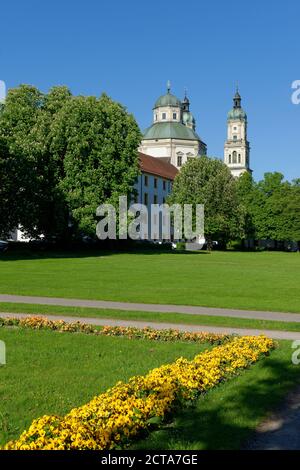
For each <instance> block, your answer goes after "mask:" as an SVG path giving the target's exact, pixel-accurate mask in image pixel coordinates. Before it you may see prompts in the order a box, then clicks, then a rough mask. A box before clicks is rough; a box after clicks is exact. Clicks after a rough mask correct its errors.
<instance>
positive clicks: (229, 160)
mask: <svg viewBox="0 0 300 470" xmlns="http://www.w3.org/2000/svg"><path fill="white" fill-rule="evenodd" d="M228 163H231V155H229V157H228Z"/></svg>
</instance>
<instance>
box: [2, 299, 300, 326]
mask: <svg viewBox="0 0 300 470" xmlns="http://www.w3.org/2000/svg"><path fill="white" fill-rule="evenodd" d="M0 302H13V303H24V304H44V305H60V306H64V307H85V308H99V309H114V310H132V311H143V312H160V313H188V314H190V315H210V316H219V317H233V318H250V319H257V320H275V321H276V320H277V321H284V322H295V323H300V314H297V313H282V312H261V311H256V310H253V311H252V310H235V309H227V308H211V307H192V306H187V305H164V304H141V303H130V302H111V301H107V300H85V299H63V298H57V297H32V296H23V295H0ZM0 308H1V306H0ZM299 313H300V312H299Z"/></svg>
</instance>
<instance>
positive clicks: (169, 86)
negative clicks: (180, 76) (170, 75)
mask: <svg viewBox="0 0 300 470" xmlns="http://www.w3.org/2000/svg"><path fill="white" fill-rule="evenodd" d="M170 91H171V82H170V80H168V81H167V92H168V93H170Z"/></svg>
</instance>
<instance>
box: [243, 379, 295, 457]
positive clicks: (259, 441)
mask: <svg viewBox="0 0 300 470" xmlns="http://www.w3.org/2000/svg"><path fill="white" fill-rule="evenodd" d="M299 430H300V387H297V388H296V390H294V391H293V392H292V393H290V394H289V395H288V396H287V398H286V400H285V401H284V403H283V405H282V406H281V407H280V408H278V410H276V411H275V412H274V413H272V414H271V416H269V417H268V418H267V419H265V420H264V421H263V422H262V423H261V424H260V425H259V426H258V428H257V430H256V433H255V434H254V436H253V437H252V438H251V439H250V440H249V441H248V443H247V444H246V446H245V449H247V450H299V449H300V432H299Z"/></svg>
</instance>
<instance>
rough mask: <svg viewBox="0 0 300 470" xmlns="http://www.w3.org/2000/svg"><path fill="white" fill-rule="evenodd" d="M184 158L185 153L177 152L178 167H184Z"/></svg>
mask: <svg viewBox="0 0 300 470" xmlns="http://www.w3.org/2000/svg"><path fill="white" fill-rule="evenodd" d="M182 157H183V153H182V152H177V166H182Z"/></svg>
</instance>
